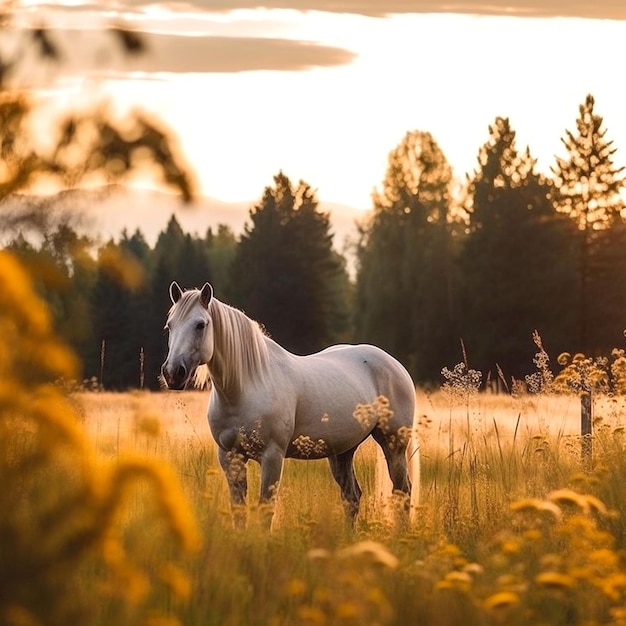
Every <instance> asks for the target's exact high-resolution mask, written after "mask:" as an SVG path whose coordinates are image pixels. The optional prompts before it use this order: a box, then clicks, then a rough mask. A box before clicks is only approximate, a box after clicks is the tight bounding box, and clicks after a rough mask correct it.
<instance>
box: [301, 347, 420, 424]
mask: <svg viewBox="0 0 626 626" xmlns="http://www.w3.org/2000/svg"><path fill="white" fill-rule="evenodd" d="M301 363H302V368H303V371H304V373H305V376H303V380H304V379H305V378H306V377H307V375H308V378H309V380H312V381H314V382H315V383H316V384H317V386H318V387H319V388H320V391H319V392H320V393H322V394H323V395H327V394H336V395H337V397H338V398H343V399H345V401H347V402H355V403H357V404H364V403H368V402H373V401H374V400H375V399H376V398H378V397H379V396H384V397H386V398H387V399H388V400H389V402H390V403H392V404H394V405H395V406H396V407H397V409H398V410H403V411H404V412H406V413H407V414H408V413H410V417H411V419H412V417H413V410H414V405H415V385H414V383H413V380H412V379H411V376H410V375H409V373H408V372H407V370H406V369H405V368H404V366H403V365H402V364H401V363H400V362H399V361H397V360H396V359H395V358H394V357H392V356H391V355H390V354H389V353H387V352H385V351H384V350H382V349H381V348H378V347H376V346H373V345H370V344H356V345H351V344H342V345H336V346H331V347H329V348H326V349H325V350H322V351H321V352H317V353H316V354H313V355H310V356H307V357H302V361H301ZM322 389H326V390H327V394H325V393H323V392H322V391H321V390H322Z"/></svg>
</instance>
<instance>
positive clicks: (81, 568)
mask: <svg viewBox="0 0 626 626" xmlns="http://www.w3.org/2000/svg"><path fill="white" fill-rule="evenodd" d="M0 334H1V335H2V342H1V343H0V476H2V489H0V510H1V511H2V516H0V623H2V624H7V625H9V624H10V625H15V626H18V625H19V626H22V625H30V624H32V625H35V624H50V625H53V624H59V625H61V624H63V625H65V624H100V623H115V624H148V623H156V622H154V621H151V620H156V619H157V618H159V617H162V618H163V619H164V618H165V617H168V619H169V620H170V621H168V622H167V623H168V624H176V623H178V622H177V620H176V619H175V615H176V601H177V600H180V599H182V598H184V596H185V595H186V594H187V593H188V592H189V585H190V583H189V580H188V579H187V576H186V574H185V572H184V570H183V568H182V559H183V558H184V555H185V553H187V552H189V551H193V550H195V549H197V548H198V546H199V535H198V533H197V529H196V527H195V522H194V519H193V517H192V515H191V512H190V508H189V506H188V504H187V502H186V500H185V499H184V497H183V496H182V493H181V491H180V488H179V486H178V484H177V480H176V478H175V476H174V474H173V473H172V472H170V471H169V470H168V468H167V466H165V465H163V464H160V463H159V464H157V463H156V462H154V461H149V460H146V459H141V458H118V459H115V460H114V461H109V460H104V458H103V457H102V456H100V455H98V454H97V453H96V452H95V451H94V450H93V449H92V447H91V445H90V443H89V442H88V440H87V439H86V437H85V435H84V433H83V430H82V427H81V425H80V422H79V415H78V413H77V411H76V409H75V407H74V406H73V405H72V403H71V402H70V401H68V399H67V398H66V397H64V395H63V393H62V392H61V390H60V388H59V387H58V386H55V385H54V381H55V380H56V379H58V378H60V377H72V376H73V375H74V374H75V372H76V368H77V362H76V359H75V357H74V355H73V354H72V352H71V351H70V350H68V349H67V347H66V346H64V345H63V344H62V343H60V342H59V341H58V340H57V338H56V337H55V335H54V333H53V332H52V325H51V317H50V314H49V312H48V309H47V307H46V305H45V304H44V302H43V301H42V300H41V299H40V297H38V296H37V295H36V293H35V292H34V290H33V288H32V285H31V281H30V278H29V276H28V274H27V273H26V272H25V271H24V270H23V268H22V267H21V266H20V265H19V263H18V262H17V261H16V259H15V258H14V257H13V256H11V255H10V254H8V253H6V252H2V253H0ZM131 507H132V516H131V515H129V510H130V508H131ZM148 530H149V533H148V532H147V531H148ZM148 536H149V537H150V541H148V540H147V537H148ZM105 598H106V600H107V601H106V602H103V601H101V600H103V599H105ZM104 607H106V612H107V615H103V614H102V611H103V610H104Z"/></svg>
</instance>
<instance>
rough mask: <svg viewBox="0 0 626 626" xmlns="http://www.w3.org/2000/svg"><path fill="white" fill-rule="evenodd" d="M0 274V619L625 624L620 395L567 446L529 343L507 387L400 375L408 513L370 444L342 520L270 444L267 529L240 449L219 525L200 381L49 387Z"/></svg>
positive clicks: (11, 283)
mask: <svg viewBox="0 0 626 626" xmlns="http://www.w3.org/2000/svg"><path fill="white" fill-rule="evenodd" d="M0 285H1V286H2V289H0V332H1V334H2V337H3V340H4V343H2V345H1V346H0V476H1V477H2V489H0V512H1V513H0V624H1V625H4V624H7V626H9V625H10V626H31V625H32V626H39V625H41V624H45V625H48V624H49V625H57V624H58V625H65V624H79V623H80V624H93V625H94V626H109V625H113V624H115V625H116V626H121V625H124V626H126V625H130V624H137V625H145V626H174V625H176V624H185V625H188V626H194V625H196V624H198V625H199V624H202V625H206V624H216V625H217V624H219V625H220V626H223V625H226V626H228V625H240V624H249V625H257V624H258V625H264V626H265V625H270V626H272V625H283V624H285V625H286V624H290V625H291V624H302V625H305V626H306V625H316V624H341V625H346V624H347V625H349V624H355V625H356V624H358V625H367V624H372V625H374V624H376V625H384V624H406V623H411V624H436V625H439V624H443V625H451V626H452V625H456V624H463V625H465V626H466V625H472V624H477V625H482V624H492V623H493V624H495V623H502V622H507V623H510V624H520V625H521V624H529V623H533V624H568V625H569V624H574V625H578V624H580V625H583V624H585V625H590V624H608V623H611V624H626V563H625V556H624V555H626V527H625V523H624V520H625V519H626V517H625V516H626V510H625V509H626V461H625V458H624V451H625V445H626V441H625V437H626V435H625V430H624V425H623V415H624V406H623V402H621V401H620V398H621V396H619V395H616V396H612V395H609V394H607V395H605V396H603V397H598V396H597V397H596V420H595V434H594V441H593V444H594V445H593V450H594V455H595V456H594V459H593V463H592V464H588V463H584V464H583V463H581V454H580V452H581V440H580V437H579V436H578V432H579V426H580V422H579V419H580V418H579V398H578V396H577V395H575V394H570V395H563V394H561V395H556V394H551V393H549V392H548V391H549V388H550V385H551V384H552V382H556V381H558V377H556V378H553V377H552V375H551V372H549V371H548V369H547V366H546V360H545V359H544V358H542V359H538V360H537V362H538V368H539V373H540V376H539V377H538V378H537V379H536V381H535V382H537V385H538V387H540V388H541V389H543V392H542V393H541V394H538V395H527V394H524V393H521V394H520V395H517V396H515V397H514V396H511V395H506V396H504V395H490V394H487V393H478V392H477V391H476V389H477V386H478V385H477V382H478V381H479V375H478V374H477V373H476V372H473V371H472V370H469V369H468V368H467V365H466V364H461V365H459V366H457V367H455V368H454V369H453V370H452V371H448V370H445V374H446V381H447V382H446V385H444V389H443V390H442V391H441V392H437V393H433V394H424V393H423V392H421V391H418V406H419V412H420V415H419V438H420V442H421V458H422V472H421V475H422V488H421V496H422V502H421V504H420V506H419V508H418V510H417V511H415V516H414V517H415V523H413V524H412V525H408V524H407V523H406V520H405V518H403V516H401V515H396V514H395V513H396V512H397V511H396V508H397V503H395V502H394V501H393V500H391V501H390V502H384V501H381V500H380V499H379V498H378V496H377V489H376V484H377V480H376V475H377V468H376V463H377V455H376V453H375V448H374V447H373V445H366V446H363V449H362V450H361V451H360V452H359V454H358V457H357V459H356V460H357V464H356V471H357V474H358V475H359V478H360V480H361V482H362V484H363V487H364V491H365V497H364V500H363V506H362V512H361V515H360V516H359V519H358V522H357V525H356V528H354V529H352V528H350V527H349V526H348V525H346V523H345V520H344V516H343V510H342V507H341V505H340V499H339V490H338V488H337V487H336V485H335V484H334V483H333V482H332V480H331V478H330V472H329V470H328V468H327V466H326V463H325V462H317V461H307V462H295V461H287V462H286V463H285V468H284V476H283V481H282V483H281V488H280V492H279V497H278V510H277V524H276V528H275V530H274V532H272V533H268V532H266V531H265V530H264V526H263V525H262V524H261V523H259V517H261V516H260V511H259V510H258V507H257V506H256V504H255V501H256V499H257V497H258V491H259V472H258V467H257V466H255V465H254V464H251V466H250V470H249V472H250V503H249V504H248V511H247V513H248V526H247V528H245V529H243V530H242V529H238V530H236V529H235V528H234V527H233V524H232V520H231V511H230V505H229V499H228V493H227V488H226V484H225V480H224V478H223V476H222V475H221V473H220V471H219V470H218V464H217V460H216V450H215V446H214V444H213V442H212V440H211V437H210V434H209V431H208V427H207V425H206V422H205V417H204V414H205V407H206V403H207V399H208V398H207V394H205V393H202V394H200V393H183V394H176V393H162V394H150V393H146V392H140V393H134V394H123V395H122V394H120V395H113V394H105V393H98V394H89V393H82V394H75V395H73V396H71V397H70V398H67V397H65V396H64V395H63V394H62V393H61V391H60V387H59V386H58V385H54V384H51V383H52V381H53V380H54V379H55V378H58V377H71V376H73V375H74V373H75V361H74V359H73V357H72V355H71V353H69V352H68V351H67V349H66V348H65V347H64V346H62V345H61V344H59V342H58V341H57V339H56V338H55V337H54V334H53V333H52V331H51V323H50V317H49V315H48V313H47V311H46V309H45V307H44V306H43V304H42V303H41V301H40V300H39V298H38V297H37V296H36V294H35V293H34V291H33V290H32V288H31V287H30V284H29V282H28V277H27V276H26V275H25V274H24V273H23V271H22V270H21V269H20V267H19V266H18V265H17V264H16V263H15V261H14V259H12V258H11V257H10V256H7V255H3V254H2V253H0ZM538 347H539V348H540V349H541V346H540V345H539V344H538ZM540 355H541V356H542V355H543V352H542V351H541V350H540ZM607 363H608V361H607V362H605V361H597V362H592V361H590V360H588V359H585V358H584V357H579V356H578V355H575V357H573V358H572V359H571V361H568V364H567V366H566V368H565V369H564V372H566V374H565V375H564V380H565V383H567V385H569V387H570V388H571V389H574V390H578V391H581V390H582V391H585V392H589V391H590V390H591V386H590V385H589V384H588V383H589V381H592V382H593V381H596V382H595V383H594V385H595V384H596V383H597V385H599V386H600V390H601V391H602V390H603V389H604V390H608V391H610V389H609V388H608V387H607V385H608V383H607V382H606V381H609V382H610V381H616V382H617V383H620V381H622V382H623V381H625V380H626V356H625V355H624V353H623V352H620V353H616V354H615V355H614V361H613V362H612V364H611V365H610V371H609V366H608V365H607ZM586 372H590V374H589V375H588V374H587V373H586ZM561 379H562V380H563V376H562V377H561ZM620 384H621V383H620ZM618 386H619V385H617V384H616V386H615V389H617V387H618ZM624 388H626V386H625V387H624ZM593 390H594V393H597V391H598V389H597V387H594V389H593Z"/></svg>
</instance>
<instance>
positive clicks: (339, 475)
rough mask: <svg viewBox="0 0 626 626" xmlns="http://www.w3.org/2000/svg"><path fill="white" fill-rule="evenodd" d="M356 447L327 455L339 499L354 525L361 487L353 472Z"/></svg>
mask: <svg viewBox="0 0 626 626" xmlns="http://www.w3.org/2000/svg"><path fill="white" fill-rule="evenodd" d="M355 452H356V448H352V450H347V451H346V452H343V453H341V454H338V455H336V456H329V457H328V462H329V463H330V470H331V472H332V473H333V478H334V479H335V480H336V481H337V484H338V485H339V487H340V488H341V499H342V500H343V506H344V509H345V511H346V514H347V515H348V517H349V519H350V522H351V523H352V525H354V522H355V520H356V516H357V515H358V513H359V503H360V502H361V493H362V492H361V487H360V485H359V482H358V480H357V478H356V474H355V473H354V453H355Z"/></svg>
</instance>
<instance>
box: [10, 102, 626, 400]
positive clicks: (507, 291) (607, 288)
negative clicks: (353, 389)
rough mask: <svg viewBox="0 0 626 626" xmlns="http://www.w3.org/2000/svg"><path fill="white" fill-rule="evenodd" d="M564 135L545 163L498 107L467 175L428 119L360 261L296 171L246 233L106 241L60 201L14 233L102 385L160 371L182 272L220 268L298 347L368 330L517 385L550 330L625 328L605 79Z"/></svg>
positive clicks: (231, 289) (412, 365) (553, 348)
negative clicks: (601, 97)
mask: <svg viewBox="0 0 626 626" xmlns="http://www.w3.org/2000/svg"><path fill="white" fill-rule="evenodd" d="M562 147H563V154H562V156H556V157H555V162H554V164H553V166H552V167H551V170H550V174H549V175H545V174H542V173H539V172H538V169H537V164H536V160H535V159H534V158H533V156H532V154H531V152H530V150H529V149H528V148H520V147H519V146H517V145H516V134H515V130H514V128H513V126H512V124H511V122H510V121H509V119H507V118H503V117H498V118H496V119H495V120H494V122H493V124H492V125H491V126H490V127H489V129H488V135H487V136H486V140H485V142H484V144H483V145H482V146H480V147H479V149H478V151H477V163H476V168H475V170H474V171H473V172H471V173H470V174H468V175H467V177H466V179H465V180H463V181H460V180H457V179H455V178H454V176H453V173H452V169H451V167H450V165H449V163H448V161H447V159H446V156H445V155H444V154H443V152H442V150H441V149H440V147H439V146H438V144H437V142H436V140H435V138H434V137H433V136H431V134H430V133H428V132H424V131H410V132H407V133H406V135H405V137H404V138H403V140H402V141H401V143H400V144H399V145H398V146H397V147H396V148H395V149H394V150H392V151H391V153H390V154H389V157H388V165H387V170H386V172H385V173H384V177H383V180H382V182H381V184H380V185H378V187H377V188H376V189H375V191H374V193H373V196H372V208H371V210H370V211H369V212H368V214H367V217H366V218H365V219H364V221H363V223H361V224H359V230H358V237H357V239H356V240H355V241H354V242H353V244H352V248H351V249H350V250H349V251H346V254H349V255H351V258H352V259H353V262H354V264H355V271H354V272H348V269H347V267H348V262H347V258H346V254H342V253H339V252H337V249H336V246H334V245H333V232H332V227H331V221H330V216H329V215H328V214H326V213H324V212H323V211H321V210H320V209H319V203H318V199H317V196H316V192H315V191H314V186H312V185H311V184H309V183H307V182H305V181H299V182H298V183H295V182H293V181H291V180H290V179H289V178H288V176H287V175H286V174H285V173H283V172H278V173H277V174H276V175H275V176H274V180H273V181H272V182H271V184H269V185H268V186H267V187H266V188H265V189H264V190H263V192H262V195H261V198H260V200H259V201H258V202H257V203H256V204H255V205H254V206H251V208H250V212H249V219H248V221H247V223H246V225H245V227H244V230H243V232H242V233H240V234H236V233H234V232H232V230H231V229H230V228H229V227H227V226H225V225H223V224H207V230H206V233H205V234H204V235H203V236H198V235H191V234H189V233H185V232H183V230H182V229H181V226H180V224H179V223H178V222H177V220H176V218H175V217H172V218H171V220H170V222H169V223H168V225H167V227H166V229H165V230H164V231H163V232H161V233H160V235H159V237H158V240H157V241H156V243H155V245H154V246H150V245H149V244H148V243H147V241H146V238H145V237H144V235H143V233H142V232H141V231H140V230H137V231H135V232H134V233H128V232H122V233H120V236H119V238H117V239H115V240H110V241H106V242H97V241H95V240H93V239H92V238H90V237H88V236H86V235H85V234H84V233H82V232H81V229H80V225H79V224H77V223H74V222H73V221H72V219H71V216H65V218H63V219H56V220H55V219H54V218H53V216H51V215H49V214H48V215H47V217H46V219H45V220H44V222H45V224H41V225H40V229H39V232H37V228H36V224H35V222H36V220H33V219H31V222H30V224H29V229H28V230H26V229H24V228H23V226H24V223H23V221H21V220H20V219H18V218H16V217H15V215H14V216H13V217H14V219H5V220H4V223H3V225H2V231H3V232H2V233H1V234H2V235H3V237H4V240H5V241H6V242H7V243H6V246H5V247H6V248H8V249H10V250H11V251H12V252H14V253H17V254H18V255H19V256H20V258H22V259H23V261H24V262H25V264H26V266H27V267H28V268H29V269H30V272H31V274H32V275H33V276H35V277H36V282H37V286H38V289H39V291H40V293H41V294H42V295H43V296H44V297H45V299H46V300H47V302H48V303H49V304H50V307H51V310H52V311H53V315H54V319H55V324H56V328H57V330H58V332H59V334H60V336H61V337H63V338H64V339H65V340H66V341H67V342H68V343H69V345H70V346H71V347H72V348H73V349H74V350H75V352H76V353H77V355H78V356H79V359H80V361H81V362H82V374H81V376H80V380H79V381H77V382H78V384H79V385H85V386H87V387H89V388H97V389H111V390H126V389H131V388H150V389H155V388H158V382H157V375H158V372H159V368H160V365H161V363H162V361H163V359H164V356H165V353H166V339H165V337H164V336H163V332H162V329H163V325H164V321H165V316H166V313H167V310H168V308H169V305H170V303H169V298H168V286H169V284H170V282H171V281H172V280H176V281H178V282H179V283H180V284H181V285H183V286H185V287H201V286H202V285H203V284H204V283H205V282H207V281H208V282H210V283H212V284H213V286H214V289H215V293H216V296H217V297H218V298H219V299H220V300H223V301H225V302H227V303H229V304H232V305H234V306H236V307H238V308H241V309H242V310H244V311H245V312H246V313H247V314H248V315H249V316H250V317H252V318H254V319H256V320H257V321H259V322H260V323H261V324H262V325H263V327H264V328H265V330H266V331H267V332H268V334H269V335H270V336H272V337H273V338H274V339H275V340H276V341H277V342H279V343H280V344H282V345H283V346H284V347H286V348H288V349H289V350H291V351H293V352H295V353H298V354H306V353H310V352H313V351H316V350H320V349H322V348H324V347H325V346H327V345H329V344H332V343H338V342H370V343H374V344H377V345H379V346H381V347H383V348H385V349H386V350H388V351H389V352H390V353H391V354H393V355H394V356H396V357H397V358H398V359H399V360H401V361H402V362H403V363H404V364H405V366H406V367H407V368H408V369H409V371H410V372H411V374H412V376H413V377H414V380H415V381H416V383H419V384H421V385H429V384H439V383H440V381H441V371H442V368H443V367H445V366H449V365H453V364H454V363H458V362H459V361H461V360H465V361H466V363H467V364H469V365H470V366H471V367H473V368H476V369H478V370H480V371H482V372H484V373H485V374H486V379H491V380H492V381H493V380H500V381H501V382H502V383H504V384H509V383H510V381H511V380H512V379H514V378H515V379H519V378H523V377H524V375H525V374H527V373H528V372H529V371H531V370H532V369H533V355H534V354H535V352H536V346H535V345H534V343H533V333H534V332H535V331H537V332H538V333H539V335H540V336H541V338H542V341H543V345H544V346H545V348H546V350H547V352H548V353H549V354H550V355H552V356H553V357H556V356H557V355H558V354H559V353H561V352H564V351H567V352H569V353H571V354H574V353H577V352H582V353H584V354H586V355H594V356H598V355H608V354H610V352H611V350H612V349H613V348H615V347H618V348H619V347H622V344H623V341H624V336H623V331H624V328H625V327H626V321H625V319H624V318H625V314H624V311H626V221H625V219H626V212H625V211H624V208H625V207H624V197H625V196H624V185H625V182H624V181H625V175H624V168H623V167H618V165H617V164H616V160H615V153H616V147H615V146H614V145H613V142H612V141H611V140H610V138H609V137H608V134H607V129H606V127H605V125H604V121H603V118H602V117H601V115H599V114H598V113H597V112H596V111H595V102H594V98H593V96H592V95H588V96H587V97H586V98H585V100H584V102H583V103H582V104H581V105H580V108H579V116H578V118H577V119H576V120H575V128H574V129H573V130H566V131H565V132H564V135H563V137H562ZM10 199H11V196H10V195H6V196H5V198H4V200H3V202H4V204H5V207H6V206H7V203H8V202H9V201H10ZM30 209H33V208H32V207H30ZM36 213H37V211H36V210H33V211H31V213H30V215H31V217H32V215H35V214H36ZM5 215H7V213H5ZM27 232H28V233H30V234H26V233H27ZM33 232H34V233H35V234H34V235H33Z"/></svg>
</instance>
